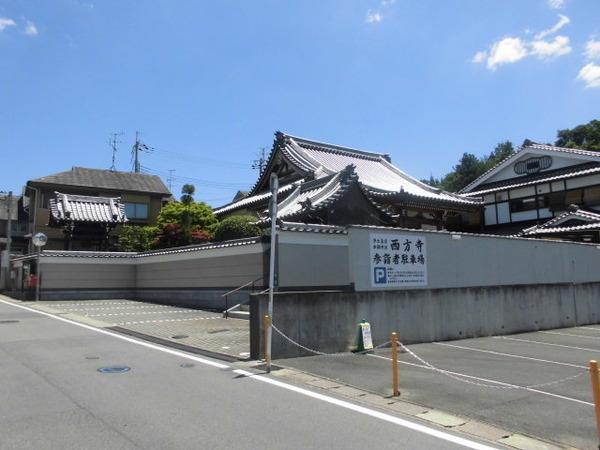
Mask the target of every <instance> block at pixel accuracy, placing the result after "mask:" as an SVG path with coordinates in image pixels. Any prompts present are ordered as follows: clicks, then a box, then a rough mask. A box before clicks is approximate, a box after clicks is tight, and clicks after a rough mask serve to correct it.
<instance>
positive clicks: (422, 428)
mask: <svg viewBox="0 0 600 450" xmlns="http://www.w3.org/2000/svg"><path fill="white" fill-rule="evenodd" d="M233 372H235V373H237V374H239V375H244V376H246V377H248V378H249V379H251V380H257V381H262V382H264V383H267V384H271V385H273V386H277V387H280V388H283V389H287V390H288V391H293V392H296V393H298V394H302V395H305V396H307V397H311V398H314V399H317V400H321V401H323V402H326V403H330V404H332V405H335V406H339V407H341V408H345V409H349V410H351V411H354V412H358V413H360V414H364V415H367V416H370V417H374V418H376V419H380V420H383V421H385V422H389V423H393V424H395V425H399V426H401V427H404V428H408V429H410V430H414V431H418V432H420V433H423V434H427V435H429V436H433V437H436V438H438V439H442V440H444V441H447V442H452V443H454V444H458V445H462V446H464V447H467V448H472V449H475V450H492V449H494V447H490V446H489V445H485V444H480V443H478V442H475V441H471V440H469V439H465V438H462V437H459V436H455V435H452V434H450V433H446V432H445V431H440V430H436V429H434V428H429V427H428V426H426V425H421V424H420V423H416V422H411V421H409V420H406V419H401V418H399V417H396V416H391V415H389V414H386V413H383V412H379V411H375V410H373V409H369V408H366V407H364V406H359V405H355V404H354V403H350V402H347V401H345V400H340V399H337V398H334V397H329V396H328V395H324V394H319V393H318V392H313V391H309V390H308V389H304V388H301V387H298V386H293V385H291V384H287V383H284V382H282V381H279V380H274V379H272V378H269V377H266V376H264V375H255V374H253V373H251V372H247V371H245V370H241V369H235V370H233Z"/></svg>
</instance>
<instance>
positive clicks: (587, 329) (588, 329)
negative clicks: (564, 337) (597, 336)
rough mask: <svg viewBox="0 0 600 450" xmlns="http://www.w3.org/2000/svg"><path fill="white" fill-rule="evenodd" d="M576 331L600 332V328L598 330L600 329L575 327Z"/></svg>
mask: <svg viewBox="0 0 600 450" xmlns="http://www.w3.org/2000/svg"><path fill="white" fill-rule="evenodd" d="M575 330H583V331H600V328H598V327H575Z"/></svg>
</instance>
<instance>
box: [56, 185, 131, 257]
mask: <svg viewBox="0 0 600 450" xmlns="http://www.w3.org/2000/svg"><path fill="white" fill-rule="evenodd" d="M49 209H50V221H49V223H48V225H49V226H50V227H53V228H61V229H62V231H63V234H64V242H65V250H72V249H73V240H74V239H75V240H76V241H82V240H85V241H88V242H91V243H92V244H93V245H94V247H95V248H97V249H99V250H108V249H109V248H110V245H111V235H110V232H111V231H112V230H113V229H114V228H115V227H116V226H117V225H122V224H124V223H126V222H127V221H128V219H127V217H126V216H125V205H124V204H123V203H121V199H120V198H108V197H92V196H85V195H69V194H62V193H60V192H55V193H54V197H53V198H51V199H50V200H49ZM114 239H115V238H113V240H114Z"/></svg>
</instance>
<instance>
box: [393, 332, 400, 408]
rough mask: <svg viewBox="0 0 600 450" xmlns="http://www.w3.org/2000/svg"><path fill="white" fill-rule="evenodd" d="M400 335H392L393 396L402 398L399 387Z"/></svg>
mask: <svg viewBox="0 0 600 450" xmlns="http://www.w3.org/2000/svg"><path fill="white" fill-rule="evenodd" d="M398 372H399V367H398V335H397V334H396V333H392V396H393V397H399V396H400V388H399V386H398Z"/></svg>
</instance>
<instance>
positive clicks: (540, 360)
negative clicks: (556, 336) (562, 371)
mask: <svg viewBox="0 0 600 450" xmlns="http://www.w3.org/2000/svg"><path fill="white" fill-rule="evenodd" d="M432 344H435V345H442V346H444V347H452V348H459V349H461V350H471V351H473V352H481V353H489V354H490V355H499V356H508V357H510V358H519V359H528V360H530V361H536V362H542V363H549V364H557V365H559V366H568V367H576V368H578V369H587V367H586V366H578V365H577V364H570V363H565V362H559V361H550V360H548V359H540V358H533V357H531V356H523V355H515V354H513V353H504V352H497V351H494V350H484V349H481V348H472V347H463V346H462V345H454V344H446V343H445V342H432Z"/></svg>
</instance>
